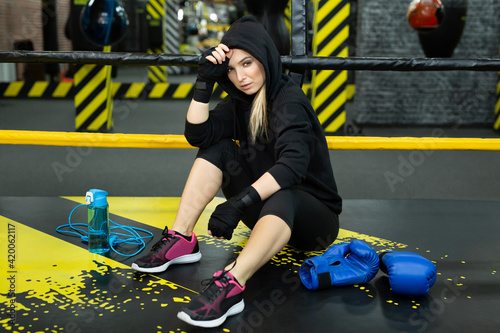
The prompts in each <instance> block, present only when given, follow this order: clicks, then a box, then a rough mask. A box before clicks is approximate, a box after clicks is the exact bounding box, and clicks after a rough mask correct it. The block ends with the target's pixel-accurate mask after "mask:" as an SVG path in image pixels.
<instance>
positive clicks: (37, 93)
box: [0, 81, 311, 100]
mask: <svg viewBox="0 0 500 333" xmlns="http://www.w3.org/2000/svg"><path fill="white" fill-rule="evenodd" d="M193 86H194V84H193V83H166V82H163V83H143V82H135V83H121V82H113V83H112V84H111V95H112V96H113V98H115V99H123V98H126V99H134V98H140V99H176V100H177V99H186V100H190V99H191V98H192V96H193ZM302 90H303V91H304V93H305V94H306V95H307V96H308V97H310V94H311V85H310V84H304V85H302ZM75 92H76V89H75V87H74V86H73V83H72V82H46V81H37V82H24V81H15V82H0V99H2V98H18V99H73V98H74V97H75ZM225 96H226V93H225V92H224V91H223V90H222V88H220V87H219V86H217V85H216V86H215V89H214V93H213V95H212V97H213V98H224V97H225Z"/></svg>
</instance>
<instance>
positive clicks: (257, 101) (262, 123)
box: [249, 84, 267, 144]
mask: <svg viewBox="0 0 500 333" xmlns="http://www.w3.org/2000/svg"><path fill="white" fill-rule="evenodd" d="M249 128H250V138H251V141H252V144H255V141H256V140H257V137H258V136H259V135H261V134H262V133H264V134H265V135H266V136H267V100H266V85H265V84H263V85H262V87H261V88H260V89H259V91H258V92H257V94H256V95H255V97H254V99H253V103H252V110H251V113H250V123H249Z"/></svg>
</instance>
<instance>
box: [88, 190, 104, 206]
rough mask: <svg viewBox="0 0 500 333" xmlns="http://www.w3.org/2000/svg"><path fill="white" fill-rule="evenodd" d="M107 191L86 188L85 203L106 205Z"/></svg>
mask: <svg viewBox="0 0 500 333" xmlns="http://www.w3.org/2000/svg"><path fill="white" fill-rule="evenodd" d="M107 195H108V192H106V191H103V190H98V189H92V190H88V191H87V194H86V195H85V201H86V202H87V205H91V206H96V207H102V206H107V205H108V199H107Z"/></svg>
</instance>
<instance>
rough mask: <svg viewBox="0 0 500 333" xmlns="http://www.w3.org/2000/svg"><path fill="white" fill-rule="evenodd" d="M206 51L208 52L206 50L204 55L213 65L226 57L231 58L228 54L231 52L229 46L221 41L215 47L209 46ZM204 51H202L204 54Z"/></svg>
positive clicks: (221, 61) (220, 62)
mask: <svg viewBox="0 0 500 333" xmlns="http://www.w3.org/2000/svg"><path fill="white" fill-rule="evenodd" d="M208 51H209V52H207V55H206V56H205V57H206V58H207V60H208V61H210V62H211V63H213V64H214V65H217V64H222V63H223V62H224V61H225V60H226V58H231V55H230V54H232V53H233V51H232V50H230V49H229V47H227V46H226V45H225V44H222V43H221V44H219V45H218V46H216V47H213V48H211V49H210V50H208ZM205 52H206V51H205ZM205 52H203V53H204V54H205Z"/></svg>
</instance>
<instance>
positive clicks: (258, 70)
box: [227, 49, 266, 95]
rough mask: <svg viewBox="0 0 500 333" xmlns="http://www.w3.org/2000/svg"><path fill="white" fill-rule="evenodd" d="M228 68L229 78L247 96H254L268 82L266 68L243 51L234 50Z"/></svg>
mask: <svg viewBox="0 0 500 333" xmlns="http://www.w3.org/2000/svg"><path fill="white" fill-rule="evenodd" d="M231 51H232V52H231V53H232V54H231V58H230V59H229V64H228V66H227V76H228V77H229V80H231V82H232V83H233V84H234V86H235V87H236V88H238V89H239V90H241V91H243V92H244V93H245V94H247V95H253V94H255V93H256V92H257V91H259V89H260V88H261V87H262V86H263V85H264V83H265V82H266V74H265V72H264V66H262V64H261V63H260V61H258V60H257V59H255V58H254V57H253V56H252V55H251V54H250V53H248V52H246V51H244V50H242V49H232V50H231Z"/></svg>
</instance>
